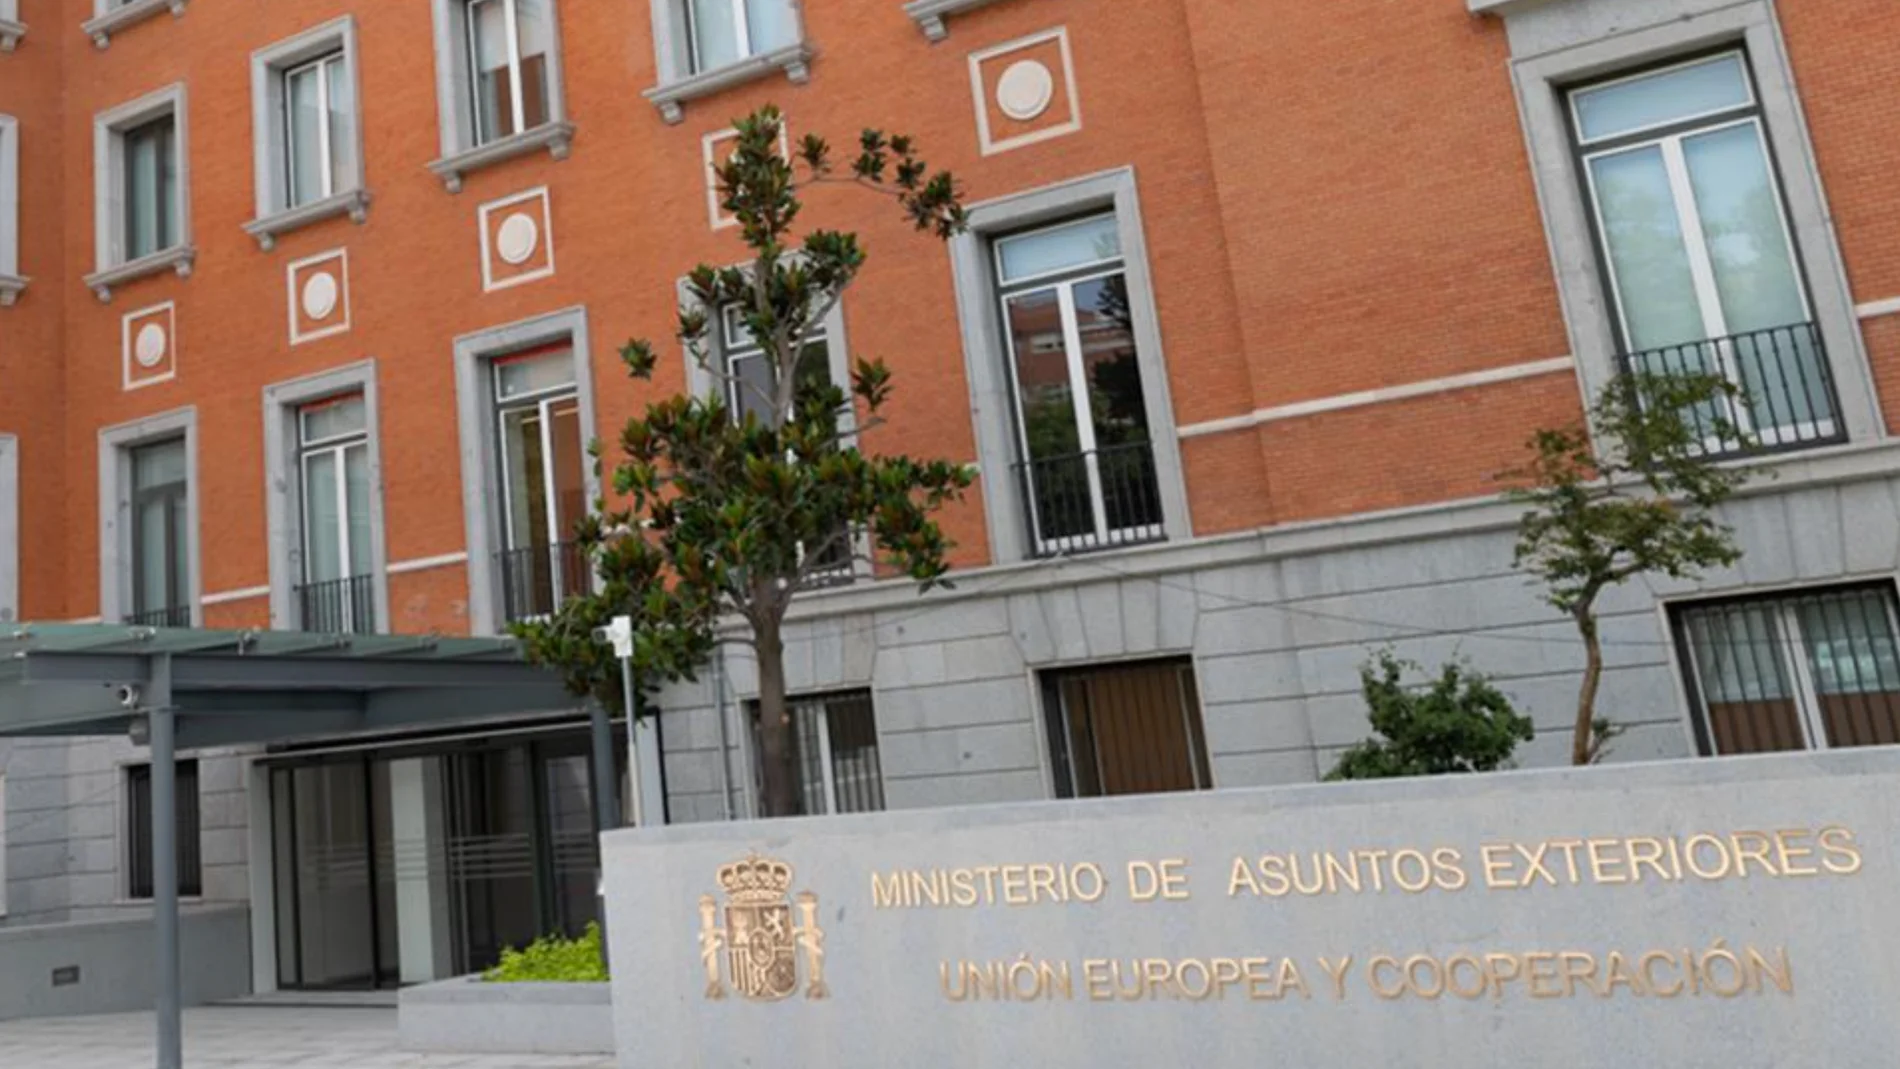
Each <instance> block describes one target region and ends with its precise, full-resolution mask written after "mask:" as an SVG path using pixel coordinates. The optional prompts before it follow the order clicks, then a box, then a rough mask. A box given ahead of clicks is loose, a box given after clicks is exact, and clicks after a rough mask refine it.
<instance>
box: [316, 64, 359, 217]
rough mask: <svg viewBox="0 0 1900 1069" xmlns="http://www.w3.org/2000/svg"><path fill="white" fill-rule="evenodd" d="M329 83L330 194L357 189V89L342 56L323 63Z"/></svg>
mask: <svg viewBox="0 0 1900 1069" xmlns="http://www.w3.org/2000/svg"><path fill="white" fill-rule="evenodd" d="M323 70H324V77H325V78H327V79H328V80H329V83H330V115H329V123H330V192H332V193H336V192H340V191H342V190H346V189H353V188H355V186H356V135H355V133H354V129H355V122H356V86H355V85H353V84H351V82H350V69H349V67H348V66H346V65H345V64H344V62H343V57H342V56H341V55H337V56H332V57H331V58H330V60H329V62H327V63H325V64H324V68H323Z"/></svg>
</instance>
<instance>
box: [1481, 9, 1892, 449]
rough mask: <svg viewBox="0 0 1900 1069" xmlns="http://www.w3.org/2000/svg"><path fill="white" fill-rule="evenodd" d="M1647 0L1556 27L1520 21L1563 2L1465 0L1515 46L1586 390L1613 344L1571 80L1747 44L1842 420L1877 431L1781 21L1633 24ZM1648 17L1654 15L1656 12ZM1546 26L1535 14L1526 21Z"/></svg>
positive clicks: (1863, 431)
mask: <svg viewBox="0 0 1900 1069" xmlns="http://www.w3.org/2000/svg"><path fill="white" fill-rule="evenodd" d="M1647 2H1648V0H1612V2H1611V3H1610V4H1609V5H1607V6H1600V7H1599V8H1596V9H1592V10H1591V11H1590V12H1588V13H1587V14H1588V15H1589V16H1591V17H1592V18H1595V19H1598V20H1600V21H1598V22H1591V21H1589V20H1586V19H1575V20H1571V21H1568V22H1566V23H1564V24H1563V26H1562V27H1561V29H1560V30H1558V31H1556V32H1547V33H1545V34H1542V35H1537V34H1535V33H1534V32H1522V33H1521V34H1520V32H1519V31H1520V27H1523V26H1524V25H1525V23H1524V22H1522V21H1519V20H1532V19H1536V18H1538V17H1539V16H1540V14H1542V13H1545V12H1553V14H1551V15H1550V17H1551V18H1552V19H1553V20H1554V19H1556V18H1557V15H1558V14H1560V13H1558V12H1556V9H1558V8H1560V7H1562V6H1563V5H1562V3H1547V4H1543V5H1536V4H1532V5H1528V6H1527V5H1525V4H1524V3H1523V0H1470V4H1471V7H1472V9H1473V10H1474V11H1479V12H1495V13H1498V14H1500V15H1501V16H1502V17H1504V18H1505V19H1506V20H1507V29H1509V30H1511V31H1512V44H1513V50H1514V51H1518V50H1520V49H1523V50H1526V51H1528V52H1529V54H1524V55H1519V56H1517V57H1516V58H1514V59H1513V60H1512V63H1511V73H1512V79H1513V82H1514V85H1515V89H1516V92H1517V97H1518V104H1519V108H1520V111H1521V114H1522V118H1523V122H1524V130H1525V137H1526V140H1527V143H1528V146H1529V151H1530V158H1531V166H1532V170H1533V178H1534V180H1535V183H1536V186H1537V193H1538V200H1539V204H1540V207H1541V209H1542V212H1543V216H1544V226H1545V232H1546V234H1548V235H1549V240H1550V246H1551V255H1552V259H1553V262H1554V266H1555V271H1556V276H1557V284H1558V295H1559V299H1560V301H1561V304H1562V307H1563V309H1564V320H1565V323H1566V326H1567V329H1568V331H1569V333H1570V341H1571V351H1572V352H1574V353H1576V354H1577V361H1576V365H1577V375H1578V378H1579V380H1580V384H1581V386H1582V388H1583V390H1584V392H1585V396H1592V397H1593V396H1595V395H1596V394H1597V392H1599V391H1600V390H1601V389H1602V388H1603V386H1605V385H1606V384H1607V383H1609V382H1610V381H1611V380H1612V379H1613V378H1614V375H1615V353H1616V351H1617V348H1618V343H1617V341H1616V332H1615V329H1614V327H1613V324H1612V311H1611V306H1610V304H1609V296H1608V294H1607V293H1606V292H1605V289H1604V282H1603V278H1602V273H1601V271H1600V270H1599V262H1600V260H1599V255H1598V252H1597V248H1596V239H1595V236H1594V235H1595V231H1594V229H1593V226H1592V223H1591V221H1590V217H1589V212H1588V203H1589V202H1588V200H1587V195H1588V194H1587V192H1586V191H1585V190H1584V188H1583V186H1582V181H1581V179H1580V177H1579V175H1578V172H1577V167H1576V163H1575V157H1574V152H1573V149H1572V146H1571V135H1570V127H1569V121H1568V118H1567V116H1566V114H1565V108H1566V103H1565V95H1564V94H1565V91H1566V90H1567V89H1568V87H1570V86H1573V85H1576V84H1579V83H1583V82H1588V81H1592V80H1595V79H1598V78H1602V77H1605V76H1609V75H1614V74H1616V73H1617V72H1619V71H1622V70H1627V69H1630V68H1635V67H1641V66H1646V65H1650V64H1653V63H1657V62H1662V61H1667V60H1668V59H1670V58H1672V57H1676V56H1685V55H1693V54H1695V53H1698V52H1706V51H1708V50H1710V49H1715V48H1720V47H1721V46H1723V45H1740V46H1743V47H1744V49H1745V51H1746V53H1747V56H1748V60H1749V65H1750V68H1751V71H1752V73H1753V76H1754V79H1755V85H1756V89H1757V92H1758V94H1759V96H1760V105H1761V112H1762V117H1763V126H1764V129H1765V132H1766V136H1767V139H1768V142H1769V147H1770V151H1771V152H1772V154H1773V156H1774V158H1775V160H1776V161H1777V163H1778V172H1779V173H1778V177H1779V178H1780V180H1781V187H1782V195H1783V198H1784V200H1785V201H1786V204H1787V211H1788V220H1789V225H1790V226H1791V228H1792V229H1793V231H1794V236H1795V245H1796V249H1797V254H1798V255H1799V256H1800V258H1801V263H1802V266H1803V268H1804V279H1805V281H1806V283H1807V285H1808V290H1809V298H1810V300H1811V301H1812V303H1813V308H1814V315H1815V319H1816V322H1817V324H1818V326H1819V329H1820V331H1821V335H1822V339H1823V341H1824V343H1825V345H1826V348H1827V353H1828V359H1829V363H1830V365H1831V368H1832V372H1833V378H1834V383H1835V389H1836V390H1837V391H1838V393H1839V395H1840V405H1841V413H1842V418H1843V422H1844V423H1845V424H1846V428H1847V433H1848V438H1849V440H1850V441H1855V442H1862V441H1871V440H1874V439H1877V438H1879V437H1881V436H1882V433H1883V432H1882V427H1883V426H1884V423H1883V422H1882V420H1881V417H1880V414H1879V410H1878V401H1877V398H1876V395H1875V392H1874V387H1873V382H1872V377H1871V371H1870V369H1869V366H1868V362H1867V355H1866V349H1865V341H1864V338H1863V337H1862V335H1861V332H1860V327H1859V321H1858V317H1857V316H1856V314H1855V311H1854V303H1853V299H1852V296H1851V291H1850V289H1849V285H1848V280H1847V271H1846V266H1845V264H1844V263H1843V261H1842V259H1841V254H1840V246H1839V244H1838V242H1837V241H1836V240H1835V235H1834V229H1833V223H1832V214H1831V212H1830V211H1829V209H1828V206H1827V201H1826V195H1825V192H1824V190H1823V189H1822V186H1821V180H1820V174H1819V170H1818V167H1817V165H1816V162H1815V156H1814V151H1813V146H1812V142H1811V141H1810V139H1809V136H1808V130H1807V124H1806V121H1805V118H1804V117H1803V114H1802V110H1801V105H1800V100H1799V96H1798V93H1797V91H1796V89H1795V86H1794V80H1793V72H1792V69H1791V66H1790V64H1789V60H1788V55H1787V50H1786V48H1785V46H1784V43H1783V41H1782V37H1781V30H1780V27H1779V25H1778V24H1777V22H1776V20H1775V15H1774V10H1773V8H1772V7H1771V6H1770V2H1769V0H1743V2H1742V3H1739V4H1737V3H1733V2H1731V0H1692V3H1691V6H1694V7H1698V8H1703V9H1706V10H1702V11H1700V12H1699V13H1692V14H1688V15H1682V16H1680V17H1673V18H1671V19H1670V20H1669V21H1666V22H1663V23H1662V24H1660V25H1654V26H1649V27H1646V28H1642V29H1637V30H1627V27H1629V26H1632V25H1637V24H1640V23H1641V22H1642V17H1641V15H1639V14H1636V13H1635V12H1637V11H1640V10H1648V9H1647V8H1641V7H1638V6H1633V5H1642V4H1645V3H1647ZM1652 17H1653V16H1652ZM1540 29H1547V27H1542V26H1535V25H1533V26H1531V27H1530V31H1536V30H1540Z"/></svg>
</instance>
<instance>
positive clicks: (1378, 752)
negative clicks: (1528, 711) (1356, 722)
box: [1326, 650, 1532, 780]
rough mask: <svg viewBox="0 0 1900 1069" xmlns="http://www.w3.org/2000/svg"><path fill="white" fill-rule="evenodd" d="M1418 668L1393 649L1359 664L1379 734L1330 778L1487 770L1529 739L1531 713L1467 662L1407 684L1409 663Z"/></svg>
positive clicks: (1354, 750) (1349, 753) (1370, 713)
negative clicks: (1524, 711)
mask: <svg viewBox="0 0 1900 1069" xmlns="http://www.w3.org/2000/svg"><path fill="white" fill-rule="evenodd" d="M1418 667H1419V666H1418V665H1416V664H1413V663H1412V662H1410V661H1401V660H1399V659H1397V658H1396V657H1394V656H1393V655H1392V653H1391V651H1389V650H1388V651H1385V652H1382V653H1380V654H1379V655H1378V656H1377V657H1375V658H1373V660H1371V661H1370V662H1368V663H1367V664H1366V665H1365V666H1364V667H1362V668H1360V670H1359V680H1360V686H1361V691H1362V693H1364V695H1365V698H1366V714H1367V717H1368V718H1369V719H1370V720H1371V721H1372V729H1373V731H1375V732H1377V733H1378V734H1379V735H1380V736H1382V737H1380V738H1373V739H1368V740H1366V741H1365V742H1362V743H1360V744H1358V745H1357V746H1354V747H1353V748H1352V749H1350V750H1347V751H1346V752H1345V753H1344V754H1343V755H1341V757H1340V759H1339V763H1338V764H1337V765H1335V766H1333V770H1332V771H1331V772H1329V773H1327V774H1326V778H1327V779H1329V780H1345V779H1389V778H1393V777H1398V776H1438V775H1444V774H1445V773H1450V772H1489V771H1492V770H1493V769H1496V768H1498V767H1499V766H1501V765H1503V764H1505V763H1506V762H1507V761H1509V760H1510V758H1511V753H1512V751H1514V750H1516V749H1517V744H1518V743H1520V742H1529V741H1530V739H1531V735H1532V725H1531V720H1530V718H1529V717H1527V716H1524V715H1522V714H1520V713H1519V712H1518V711H1517V710H1516V709H1514V708H1512V707H1511V700H1510V699H1509V698H1506V697H1505V696H1504V694H1503V693H1502V692H1500V691H1499V690H1498V689H1497V688H1496V687H1494V686H1492V685H1491V681H1490V680H1489V679H1487V678H1485V677H1484V676H1483V675H1481V674H1479V673H1477V672H1474V671H1472V670H1471V668H1470V666H1468V665H1465V664H1461V663H1458V662H1453V663H1451V664H1447V665H1445V666H1444V668H1443V669H1442V670H1441V671H1440V672H1439V676H1438V678H1437V679H1436V680H1433V681H1432V682H1431V683H1429V684H1427V685H1425V686H1422V687H1419V686H1407V685H1406V684H1405V682H1404V675H1405V670H1406V669H1408V668H1413V669H1416V668H1418Z"/></svg>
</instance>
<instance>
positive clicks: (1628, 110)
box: [1573, 53, 1752, 141]
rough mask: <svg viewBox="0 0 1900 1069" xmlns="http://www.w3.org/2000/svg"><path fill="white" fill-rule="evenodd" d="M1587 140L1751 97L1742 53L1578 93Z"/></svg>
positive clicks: (1580, 120) (1579, 118)
mask: <svg viewBox="0 0 1900 1069" xmlns="http://www.w3.org/2000/svg"><path fill="white" fill-rule="evenodd" d="M1573 99H1574V100H1575V101H1576V105H1577V128H1578V130H1579V131H1580V132H1581V133H1582V135H1583V140H1585V141H1597V140H1601V139H1603V138H1606V137H1614V136H1616V135H1618V134H1625V133H1629V132H1631V131H1635V130H1644V129H1649V128H1651V127H1656V126H1662V125H1665V124H1667V123H1672V122H1680V121H1682V120H1684V119H1690V118H1694V117H1695V116H1698V115H1707V114H1709V113H1711V112H1715V111H1721V110H1723V109H1726V108H1736V107H1744V106H1746V105H1747V104H1748V103H1749V102H1750V100H1751V99H1752V98H1751V96H1750V94H1749V89H1748V74H1747V72H1746V71H1744V70H1743V69H1742V57H1741V56H1740V55H1739V54H1735V53H1730V54H1729V55H1726V56H1717V57H1715V58H1714V59H1709V60H1705V61H1703V62H1701V63H1695V64H1691V65H1689V66H1686V67H1677V68H1674V69H1672V70H1666V71H1659V72H1657V73H1655V74H1652V75H1649V76H1647V77H1644V78H1635V79H1632V80H1630V81H1627V82H1618V83H1617V84H1615V85H1606V86H1604V87H1602V88H1600V89H1585V90H1583V91H1582V92H1579V93H1576V94H1575V95H1574V96H1573Z"/></svg>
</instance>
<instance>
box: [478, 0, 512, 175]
mask: <svg viewBox="0 0 1900 1069" xmlns="http://www.w3.org/2000/svg"><path fill="white" fill-rule="evenodd" d="M507 20H508V12H507V8H506V7H505V6H504V0H475V2H474V3H472V4H470V5H469V8H468V32H469V38H470V42H471V43H470V51H471V52H472V53H473V57H472V58H473V61H474V67H475V72H474V73H475V139H476V140H477V141H478V142H487V141H493V140H495V139H496V138H498V137H507V136H508V135H509V134H512V133H515V127H514V121H515V120H514V114H515V110H514V109H515V105H514V89H513V87H512V86H511V85H510V84H509V81H508V21H507Z"/></svg>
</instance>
